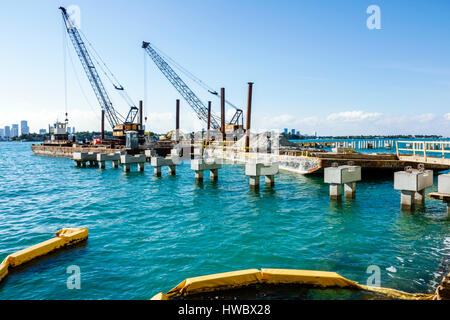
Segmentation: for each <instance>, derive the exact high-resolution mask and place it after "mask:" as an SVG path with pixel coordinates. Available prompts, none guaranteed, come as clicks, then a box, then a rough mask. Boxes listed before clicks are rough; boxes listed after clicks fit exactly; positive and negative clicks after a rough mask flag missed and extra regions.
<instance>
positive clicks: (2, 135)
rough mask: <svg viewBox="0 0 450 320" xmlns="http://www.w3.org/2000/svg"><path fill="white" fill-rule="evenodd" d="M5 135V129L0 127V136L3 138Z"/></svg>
mask: <svg viewBox="0 0 450 320" xmlns="http://www.w3.org/2000/svg"><path fill="white" fill-rule="evenodd" d="M4 136H5V130H4V129H2V128H0V138H3V137H4Z"/></svg>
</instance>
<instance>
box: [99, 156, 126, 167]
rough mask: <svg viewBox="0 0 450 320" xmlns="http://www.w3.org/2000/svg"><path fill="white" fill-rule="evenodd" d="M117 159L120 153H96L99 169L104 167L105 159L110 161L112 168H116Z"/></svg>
mask: <svg viewBox="0 0 450 320" xmlns="http://www.w3.org/2000/svg"><path fill="white" fill-rule="evenodd" d="M119 160H120V153H98V154H97V162H98V167H99V168H100V169H105V167H106V161H111V162H112V166H113V168H117V167H118V163H119ZM116 164H117V166H116Z"/></svg>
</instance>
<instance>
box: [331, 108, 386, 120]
mask: <svg viewBox="0 0 450 320" xmlns="http://www.w3.org/2000/svg"><path fill="white" fill-rule="evenodd" d="M381 116H382V114H381V113H378V112H373V113H369V112H364V111H362V110H355V111H343V112H338V113H332V114H330V115H329V116H328V117H327V120H328V121H344V122H359V121H363V120H375V119H378V118H380V117H381Z"/></svg>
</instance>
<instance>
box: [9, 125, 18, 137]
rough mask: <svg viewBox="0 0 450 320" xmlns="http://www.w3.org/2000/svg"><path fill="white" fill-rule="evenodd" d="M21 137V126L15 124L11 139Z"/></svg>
mask: <svg viewBox="0 0 450 320" xmlns="http://www.w3.org/2000/svg"><path fill="white" fill-rule="evenodd" d="M18 136H19V125H18V124H13V125H12V128H11V137H18Z"/></svg>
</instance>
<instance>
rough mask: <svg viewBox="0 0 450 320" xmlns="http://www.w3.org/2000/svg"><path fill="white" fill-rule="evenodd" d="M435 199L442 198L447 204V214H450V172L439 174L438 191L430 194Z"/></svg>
mask: <svg viewBox="0 0 450 320" xmlns="http://www.w3.org/2000/svg"><path fill="white" fill-rule="evenodd" d="M428 197H429V198H431V199H435V200H442V202H444V203H445V204H446V205H447V214H449V215H450V173H447V174H441V175H439V176H438V191H437V192H432V193H430V194H428Z"/></svg>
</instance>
